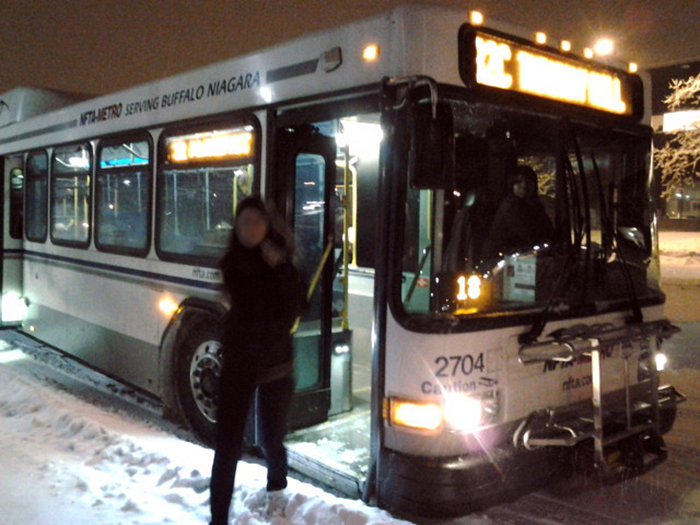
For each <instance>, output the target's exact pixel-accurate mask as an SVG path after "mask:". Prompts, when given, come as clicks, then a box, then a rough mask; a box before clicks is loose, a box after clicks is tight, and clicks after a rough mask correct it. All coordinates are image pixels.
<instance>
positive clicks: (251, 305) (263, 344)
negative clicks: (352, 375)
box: [220, 239, 304, 373]
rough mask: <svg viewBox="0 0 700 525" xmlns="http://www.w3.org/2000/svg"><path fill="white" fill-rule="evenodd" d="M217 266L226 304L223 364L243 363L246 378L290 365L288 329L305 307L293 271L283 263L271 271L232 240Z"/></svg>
mask: <svg viewBox="0 0 700 525" xmlns="http://www.w3.org/2000/svg"><path fill="white" fill-rule="evenodd" d="M220 266H221V270H222V272H223V278H224V288H225V291H226V292H228V295H229V297H230V300H231V308H230V310H229V313H228V316H227V318H226V323H225V340H224V360H225V362H226V361H232V360H233V361H236V362H237V363H238V364H239V365H240V364H241V363H245V364H246V365H247V366H249V367H250V368H251V373H260V372H264V370H266V369H270V368H273V367H279V366H280V365H284V364H286V363H291V361H292V357H293V356H292V335H291V329H292V327H293V326H294V323H295V321H296V319H297V317H298V316H299V315H301V312H302V306H303V304H304V290H303V286H302V282H301V277H300V275H299V272H298V271H297V269H296V268H295V267H294V265H293V264H292V263H291V262H288V261H285V262H282V263H280V264H279V265H277V266H276V267H275V268H272V267H271V266H270V265H269V264H268V263H267V262H266V261H265V259H264V258H263V256H262V251H261V249H260V248H259V247H256V248H245V247H244V246H242V245H241V244H240V243H238V242H237V241H236V240H235V239H234V240H233V243H232V248H231V249H230V250H229V251H228V253H227V254H226V255H225V256H224V258H223V259H222V260H221V263H220Z"/></svg>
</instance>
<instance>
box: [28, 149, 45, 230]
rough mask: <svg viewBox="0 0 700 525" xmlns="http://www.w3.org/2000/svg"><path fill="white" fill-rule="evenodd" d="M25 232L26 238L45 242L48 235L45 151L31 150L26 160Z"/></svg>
mask: <svg viewBox="0 0 700 525" xmlns="http://www.w3.org/2000/svg"><path fill="white" fill-rule="evenodd" d="M26 180H27V182H26V185H27V187H26V199H25V206H26V210H25V217H26V218H27V219H26V224H25V228H26V231H25V234H26V236H27V240H29V241H33V242H45V241H46V237H47V235H48V220H47V219H48V190H49V161H48V156H47V154H46V151H44V150H40V151H32V152H30V153H29V155H28V156H27V162H26Z"/></svg>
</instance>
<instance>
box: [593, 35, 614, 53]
mask: <svg viewBox="0 0 700 525" xmlns="http://www.w3.org/2000/svg"><path fill="white" fill-rule="evenodd" d="M614 48H615V45H614V44H613V41H612V40H610V39H609V38H601V39H600V40H598V41H597V42H596V43H595V45H594V46H593V51H595V53H596V55H600V56H608V55H612V52H613V49H614Z"/></svg>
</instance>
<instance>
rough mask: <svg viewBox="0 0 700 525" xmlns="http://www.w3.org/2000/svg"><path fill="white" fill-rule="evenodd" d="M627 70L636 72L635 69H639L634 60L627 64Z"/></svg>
mask: <svg viewBox="0 0 700 525" xmlns="http://www.w3.org/2000/svg"><path fill="white" fill-rule="evenodd" d="M627 71H629V72H630V73H636V72H637V71H639V66H638V65H637V63H636V62H630V63H629V64H628V65H627Z"/></svg>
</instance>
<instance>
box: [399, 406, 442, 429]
mask: <svg viewBox="0 0 700 525" xmlns="http://www.w3.org/2000/svg"><path fill="white" fill-rule="evenodd" d="M391 422H392V423H393V424H395V425H401V426H404V427H409V428H416V429H420V430H436V429H438V428H439V427H440V425H441V424H442V411H441V410H440V406H439V405H437V404H435V403H414V402H412V401H404V400H398V399H393V400H392V401H391Z"/></svg>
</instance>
